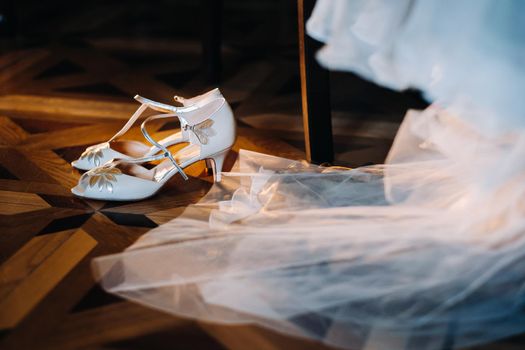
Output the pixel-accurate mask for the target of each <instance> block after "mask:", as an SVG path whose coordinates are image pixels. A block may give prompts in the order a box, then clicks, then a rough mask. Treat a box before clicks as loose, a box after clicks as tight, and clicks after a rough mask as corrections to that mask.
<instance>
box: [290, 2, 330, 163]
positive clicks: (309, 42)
mask: <svg viewBox="0 0 525 350" xmlns="http://www.w3.org/2000/svg"><path fill="white" fill-rule="evenodd" d="M297 5H298V7H297V9H298V17H299V58H300V70H301V98H302V107H303V125H304V136H305V146H306V157H307V159H308V161H310V162H312V163H318V164H320V163H325V162H328V163H331V162H333V160H334V150H333V137H332V119H331V107H330V80H329V73H328V70H326V69H324V68H323V67H321V66H320V65H319V64H318V63H317V61H316V59H315V53H316V51H317V50H318V49H319V48H320V47H321V43H319V42H318V41H316V40H314V39H312V38H311V37H309V36H308V35H307V34H306V30H305V22H306V20H307V19H308V17H310V14H311V13H312V9H313V7H314V5H315V0H298V1H297Z"/></svg>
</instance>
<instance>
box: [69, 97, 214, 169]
mask: <svg viewBox="0 0 525 350" xmlns="http://www.w3.org/2000/svg"><path fill="white" fill-rule="evenodd" d="M217 98H222V94H221V92H220V91H219V89H213V90H210V91H208V92H206V93H204V94H202V95H198V96H195V97H192V98H188V99H186V98H183V97H180V96H175V97H174V99H175V101H177V102H179V103H182V105H183V107H175V106H171V105H168V104H165V103H160V102H155V101H152V100H149V99H147V98H144V97H141V96H139V95H137V96H135V100H137V101H139V102H140V103H141V105H140V107H139V108H138V109H137V111H136V112H135V113H134V114H133V115H132V116H131V117H130V118H129V120H128V122H127V123H126V124H125V125H124V126H123V127H122V129H120V130H119V131H118V132H117V133H116V134H115V135H114V136H113V137H112V138H111V139H109V141H107V142H103V143H100V144H97V145H93V146H90V147H88V148H86V150H85V151H84V152H83V153H82V155H81V156H80V157H79V158H78V159H77V160H75V161H73V162H72V163H71V165H72V166H73V167H75V168H77V169H79V170H90V169H93V168H95V167H97V166H99V165H102V164H104V163H106V162H108V161H110V160H111V159H117V158H118V159H133V158H142V157H149V156H151V155H153V154H155V153H157V152H158V151H159V148H158V147H157V146H155V145H154V146H152V147H148V146H147V145H145V144H144V143H142V142H140V141H133V140H118V139H119V138H121V137H122V136H123V135H124V134H125V133H126V132H127V131H128V130H129V129H130V128H131V126H132V125H133V124H134V123H135V122H136V121H137V119H138V118H139V117H140V116H141V115H142V114H143V113H144V112H145V111H146V110H147V109H148V108H151V109H153V110H156V111H159V112H164V113H168V114H170V115H167V117H177V116H178V114H179V113H183V112H184V111H186V110H188V108H190V110H193V109H195V108H198V107H201V106H203V105H205V104H207V103H208V102H210V101H213V100H215V99H217ZM181 129H182V130H181V131H179V132H177V133H174V134H172V135H170V136H168V137H166V138H165V139H163V140H161V141H159V144H161V145H163V146H164V147H169V146H172V145H175V144H177V143H181V142H188V132H186V131H185V130H184V125H183V122H182V121H181Z"/></svg>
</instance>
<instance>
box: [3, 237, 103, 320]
mask: <svg viewBox="0 0 525 350" xmlns="http://www.w3.org/2000/svg"><path fill="white" fill-rule="evenodd" d="M42 239H44V240H45V239H53V238H50V237H45V236H44V238H40V237H37V238H35V240H37V242H29V243H28V244H29V247H27V248H26V249H24V248H23V249H22V250H21V253H19V254H17V255H15V256H14V257H13V258H12V259H10V260H8V261H6V262H5V263H4V265H2V267H3V269H2V274H3V275H4V276H5V277H3V278H6V279H7V280H9V279H10V277H11V276H12V274H14V273H16V272H18V273H20V272H19V271H17V269H16V267H17V266H18V267H19V268H20V266H23V267H25V266H27V264H31V260H32V259H33V256H34V255H35V254H38V253H39V249H35V246H38V245H39V243H40V240H42ZM53 242H54V243H55V242H56V243H59V244H58V247H56V249H54V251H53V253H51V254H50V255H49V256H48V257H47V258H46V259H45V260H44V261H43V262H42V263H41V264H39V266H38V267H37V268H36V269H34V270H32V272H31V273H30V274H29V275H28V276H27V277H26V278H25V279H23V281H22V282H20V283H19V284H17V286H16V287H15V288H14V289H13V290H12V291H11V292H10V293H9V294H8V295H7V297H5V298H3V299H2V300H1V301H0V309H1V310H2V313H0V329H3V328H11V327H13V326H15V325H16V324H17V323H18V322H20V320H21V319H22V318H24V317H25V316H26V315H27V314H28V313H29V312H30V311H31V310H32V309H33V308H34V306H35V305H36V304H38V303H39V302H40V301H41V300H42V299H43V298H44V297H45V295H46V294H47V293H48V292H49V291H50V290H52V289H53V288H54V286H55V285H56V284H57V283H58V282H60V280H61V279H62V278H64V276H65V275H66V274H67V273H68V272H69V271H70V270H71V269H73V268H74V267H75V265H76V264H77V263H78V262H79V261H80V260H82V259H83V258H84V257H85V256H86V255H87V254H88V253H89V252H90V251H91V250H92V249H93V248H94V247H95V245H96V244H97V242H96V241H95V240H94V239H93V238H92V237H91V236H90V235H89V234H87V233H86V232H84V231H83V230H78V231H77V232H75V233H74V234H73V235H72V236H71V237H69V238H68V239H66V240H65V241H62V240H60V239H58V240H55V239H53ZM26 251H29V252H33V253H32V254H24V252H26ZM20 260H22V261H20ZM24 261H25V263H24ZM28 268H30V267H28ZM11 271H12V272H11Z"/></svg>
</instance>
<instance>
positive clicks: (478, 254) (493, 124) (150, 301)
mask: <svg viewBox="0 0 525 350" xmlns="http://www.w3.org/2000/svg"><path fill="white" fill-rule="evenodd" d="M524 23H525V2H522V1H519V0H515V1H512V0H505V1H489V0H463V1H452V0H435V1H430V0H427V1H409V0H400V1H390V0H382V1H380V0H368V1H349V0H333V1H330V0H320V1H318V4H317V6H316V8H315V10H314V13H313V15H312V18H311V19H310V20H309V22H308V27H307V28H308V31H309V33H310V35H312V36H314V37H316V38H317V39H320V40H322V41H324V42H325V43H326V46H325V47H324V48H323V49H322V50H321V51H320V52H319V55H318V58H319V60H320V62H321V63H322V64H324V65H326V66H327V67H329V68H331V69H343V70H351V71H355V72H357V73H358V74H361V75H363V76H364V77H366V78H368V79H371V80H373V81H376V82H378V83H380V84H383V85H386V86H389V87H393V88H398V89H403V88H406V87H415V88H419V89H421V90H423V91H424V93H425V94H426V96H428V98H430V99H432V100H433V101H434V103H433V104H432V105H431V106H430V107H429V108H428V109H426V110H425V111H408V113H407V115H406V117H405V120H404V122H403V124H402V125H401V128H400V130H399V132H398V134H397V136H396V139H395V142H394V145H393V147H392V149H391V151H390V153H389V156H388V158H387V161H386V164H384V165H377V166H369V167H364V168H359V169H354V170H351V171H348V170H341V169H331V168H320V167H317V166H314V165H309V164H306V163H304V162H298V161H292V160H287V159H283V158H278V157H273V156H268V155H262V154H258V153H253V152H248V151H241V152H240V155H239V160H238V161H237V163H236V166H235V168H234V169H233V170H232V172H231V173H226V174H224V175H225V176H224V180H223V182H222V183H220V184H216V185H214V186H213V187H212V189H211V190H210V192H209V193H208V194H207V195H206V197H205V198H203V199H202V200H201V201H200V202H199V203H197V204H195V205H192V206H190V207H188V209H187V210H186V211H185V212H184V214H183V215H182V216H180V217H178V218H176V219H174V220H172V221H171V222H169V223H167V224H165V225H162V226H160V227H158V228H156V229H154V230H152V231H150V232H149V233H147V234H146V235H145V236H143V237H142V238H141V239H140V240H139V241H138V242H136V243H135V244H134V245H132V246H131V247H129V248H128V249H127V250H126V251H124V252H123V253H120V254H115V255H110V256H105V257H102V258H98V259H96V260H95V261H94V270H95V274H96V276H97V278H99V279H100V280H101V283H102V286H103V287H104V288H105V289H106V290H107V291H109V292H111V293H115V294H118V295H120V296H123V297H125V298H128V299H130V300H134V301H136V302H139V303H141V304H144V305H147V306H150V307H153V308H156V309H160V310H164V311H166V312H169V313H173V314H177V315H184V316H190V317H196V318H199V319H204V320H208V321H213V322H221V323H227V324H228V323H257V324H259V325H262V326H264V327H270V328H272V329H275V330H277V331H279V332H285V333H287V334H291V335H295V336H301V337H307V338H311V339H316V340H319V341H322V342H324V343H326V344H330V345H335V346H339V347H343V348H351V349H360V348H366V347H367V344H369V342H370V338H371V335H372V334H380V335H381V336H380V337H379V340H374V341H375V344H376V345H377V344H379V346H378V348H381V349H389V350H390V349H396V348H399V349H417V350H422V349H436V348H442V347H444V346H445V345H447V346H451V347H463V346H470V345H473V344H479V343H483V342H487V341H492V340H495V339H498V338H502V337H506V336H509V335H513V334H517V333H520V332H523V331H525V314H524V310H525V130H524V128H525V116H524V112H525V98H524V95H523V94H524V92H525V89H524V88H525V64H524V63H525V25H524ZM381 342H382V343H381Z"/></svg>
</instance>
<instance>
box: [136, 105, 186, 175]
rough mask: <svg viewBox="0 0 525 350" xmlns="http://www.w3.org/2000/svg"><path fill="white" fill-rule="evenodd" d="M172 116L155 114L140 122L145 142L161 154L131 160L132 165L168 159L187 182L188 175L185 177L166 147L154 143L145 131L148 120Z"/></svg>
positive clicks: (171, 115)
mask: <svg viewBox="0 0 525 350" xmlns="http://www.w3.org/2000/svg"><path fill="white" fill-rule="evenodd" d="M173 116H175V114H156V115H152V116H150V117H148V118H146V120H144V121H143V122H142V124H141V125H140V131H142V135H144V137H145V138H146V140H148V142H149V143H151V144H152V145H154V146H155V147H157V148H158V149H160V150H162V152H163V153H161V154H157V155H154V156H150V157H144V158H138V159H135V160H133V161H132V163H144V162H151V161H153V160H160V159H163V158H168V159H169V160H171V162H172V163H173V165H175V167H176V168H177V170H178V171H179V173H180V175H181V176H182V178H183V179H184V180H188V175H186V173H185V172H184V170H182V168H181V167H180V165H179V164H178V163H177V161H176V160H175V158H174V157H173V154H171V152H170V151H169V150H168V149H167V148H166V147H164V146H163V145H161V144H160V143H158V142H157V141H155V140H154V139H153V138H152V137H151V136H150V134H149V133H148V130H147V129H146V124H147V123H148V122H149V121H150V120H155V119H164V118H169V117H173Z"/></svg>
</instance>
